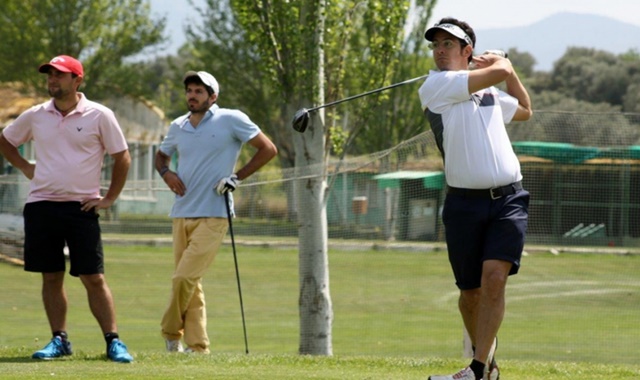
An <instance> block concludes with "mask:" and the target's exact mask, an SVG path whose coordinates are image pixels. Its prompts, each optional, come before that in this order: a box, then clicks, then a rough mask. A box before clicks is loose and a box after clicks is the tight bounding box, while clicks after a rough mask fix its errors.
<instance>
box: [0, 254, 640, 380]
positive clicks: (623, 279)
mask: <svg viewBox="0 0 640 380" xmlns="http://www.w3.org/2000/svg"><path fill="white" fill-rule="evenodd" d="M237 253H238V261H239V267H240V274H241V280H242V291H243V297H244V305H245V314H246V321H247V331H248V339H249V350H250V354H249V355H245V354H244V339H243V335H242V321H241V318H240V307H239V302H238V291H237V284H236V280H235V271H234V267H233V256H232V253H231V250H230V247H227V246H225V248H224V249H223V250H221V252H220V254H219V257H218V258H216V261H215V262H214V265H213V266H212V268H210V270H209V272H208V273H207V276H206V278H205V281H204V285H205V292H206V295H207V301H208V316H209V334H210V338H211V340H212V344H213V346H212V355H208V356H185V355H168V354H165V353H164V343H163V340H162V338H161V336H160V332H159V321H160V318H161V315H162V312H163V309H164V306H165V303H166V301H167V298H168V294H169V288H170V279H171V272H172V265H173V259H172V254H171V251H170V248H165V247H156V248H154V247H129V246H124V247H116V246H107V247H106V258H107V280H108V282H109V285H110V286H111V289H112V291H113V293H114V297H115V302H116V308H117V314H118V323H119V329H120V334H121V336H122V338H123V340H124V341H125V343H127V345H128V346H129V348H130V350H131V352H132V353H133V355H134V356H135V357H136V361H135V362H134V363H133V364H131V365H116V364H114V363H109V362H106V361H105V360H104V341H103V340H102V337H101V334H100V332H99V329H98V326H97V323H96V322H95V320H94V318H93V317H92V316H91V313H90V312H89V309H88V305H87V300H86V294H85V292H84V289H83V288H82V285H81V284H80V282H79V281H78V280H77V279H75V278H72V277H67V280H66V285H67V286H66V288H67V293H68V298H69V300H70V307H69V316H68V325H69V328H68V330H69V334H70V339H71V340H72V342H73V345H74V350H75V353H74V355H73V356H72V357H70V358H66V359H64V360H61V361H56V362H54V363H47V362H38V361H33V360H32V359H30V355H31V353H32V352H33V351H35V350H37V349H39V348H41V347H42V346H43V345H44V344H45V343H46V342H47V341H48V340H49V339H50V332H49V328H48V323H47V321H46V318H45V315H44V311H43V307H42V303H41V300H40V285H41V284H40V275H38V274H31V273H25V272H24V271H23V270H22V268H20V267H15V266H11V265H8V264H2V265H0V278H1V279H2V288H3V291H2V293H0V367H2V368H1V369H0V372H1V373H2V375H0V377H2V378H42V377H44V376H47V377H51V376H52V375H51V374H52V373H53V374H55V375H58V376H60V377H63V378H89V377H94V378H109V379H111V378H113V379H116V378H117V379H120V378H125V379H138V378H154V379H155V378H176V377H177V378H185V377H190V378H201V377H205V376H206V377H209V378H216V379H425V378H426V377H427V376H428V375H429V374H432V373H449V372H453V371H455V370H457V369H458V368H459V367H462V366H464V365H465V364H466V363H467V359H463V358H461V353H462V347H461V346H462V345H461V341H462V332H461V322H460V318H459V316H458V312H457V308H456V303H457V291H456V289H455V286H454V284H453V280H452V278H451V273H450V269H449V265H448V261H447V257H446V253H444V252H424V253H420V252H401V251H382V250H376V251H352V250H350V251H336V250H331V251H330V257H329V261H330V275H331V296H332V301H333V308H334V314H335V319H334V326H333V339H332V341H333V352H334V357H329V358H327V357H305V356H299V355H297V350H298V323H299V321H298V308H297V297H298V261H297V252H296V251H295V250H291V249H273V248H255V247H246V246H242V245H239V246H238V247H237ZM638 269H640V257H638V256H612V255H590V254H563V255H560V256H554V255H551V254H535V255H530V256H527V257H525V258H524V259H523V267H522V269H521V273H520V274H518V275H517V276H514V277H512V278H511V279H510V283H509V286H508V292H507V315H506V318H505V321H504V323H503V326H502V329H501V333H500V338H501V340H500V348H499V353H498V358H499V360H500V365H501V368H502V371H503V378H506V379H513V380H518V379H534V378H535V379H571V378H575V379H602V378H607V379H635V378H640V366H638V364H637V353H638V352H640V345H639V343H638V342H640V329H638V327H637V325H638V323H639V322H640V312H639V309H638V305H640V271H639V270H638Z"/></svg>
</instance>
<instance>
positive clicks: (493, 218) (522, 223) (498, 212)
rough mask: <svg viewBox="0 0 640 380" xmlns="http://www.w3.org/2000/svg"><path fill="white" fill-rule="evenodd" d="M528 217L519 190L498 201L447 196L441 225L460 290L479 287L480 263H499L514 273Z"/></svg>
mask: <svg viewBox="0 0 640 380" xmlns="http://www.w3.org/2000/svg"><path fill="white" fill-rule="evenodd" d="M528 215H529V193H528V192H527V191H526V190H520V191H518V192H517V193H515V194H513V195H507V196H504V197H502V198H500V199H496V200H492V199H477V198H465V197H463V196H459V195H455V194H447V197H446V199H445V204H444V209H443V212H442V221H443V223H444V225H445V234H446V239H447V250H448V251H449V262H450V263H451V268H452V269H453V274H454V276H455V279H456V285H457V286H458V288H459V289H461V290H468V289H476V288H479V287H480V283H481V279H482V263H483V262H484V261H485V260H503V261H508V262H510V263H512V264H513V265H512V267H511V271H510V273H509V274H510V275H511V274H516V273H518V269H519V268H520V259H521V258H522V250H523V248H524V240H525V234H526V231H527V225H528Z"/></svg>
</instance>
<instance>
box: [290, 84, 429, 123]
mask: <svg viewBox="0 0 640 380" xmlns="http://www.w3.org/2000/svg"><path fill="white" fill-rule="evenodd" d="M428 76H429V75H428V74H427V75H422V76H419V77H417V78H413V79H409V80H406V81H404V82H399V83H395V84H391V85H389V86H386V87H380V88H378V89H376V90H371V91H367V92H363V93H362V94H358V95H353V96H349V97H348V98H344V99H340V100H336V101H333V102H330V103H327V104H322V105H319V106H316V107H313V108H301V109H299V110H298V111H297V112H296V114H295V115H294V116H293V121H292V125H293V129H295V130H296V131H298V132H300V133H304V131H306V130H307V126H309V119H310V116H309V113H310V112H313V111H317V110H319V109H321V108H325V107H331V106H335V105H336V104H340V103H344V102H348V101H350V100H354V99H358V98H361V97H363V96H367V95H371V94H375V93H378V92H382V91H385V90H389V89H392V88H395V87H400V86H404V85H405V84H409V83H413V82H417V81H419V80H421V79H425V78H426V77H428Z"/></svg>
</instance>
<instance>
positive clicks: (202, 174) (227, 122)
mask: <svg viewBox="0 0 640 380" xmlns="http://www.w3.org/2000/svg"><path fill="white" fill-rule="evenodd" d="M189 115H190V113H187V114H185V115H183V116H180V117H179V118H177V119H175V120H174V121H173V122H171V125H170V126H169V132H168V133H167V136H166V137H165V138H164V140H163V141H162V144H160V151H161V152H162V153H164V154H166V155H167V156H172V155H173V154H174V153H176V152H177V153H178V171H177V172H178V176H179V177H180V179H181V180H182V182H183V183H184V185H185V187H186V188H187V190H186V192H185V194H184V196H178V195H176V197H175V203H174V204H173V208H172V209H171V213H170V214H169V216H170V217H172V218H203V217H221V218H226V217H227V209H226V206H225V204H224V196H223V195H218V193H217V192H216V191H215V185H216V184H217V183H218V181H220V179H222V178H224V177H228V176H229V175H231V174H232V173H234V169H235V165H236V161H237V160H238V156H239V155H240V150H241V148H242V145H243V144H244V143H246V142H247V141H249V140H251V139H252V138H254V137H256V136H257V135H258V133H260V128H259V127H258V126H257V125H256V124H254V123H253V122H252V121H251V120H250V119H249V117H248V116H247V115H246V114H244V113H243V112H241V111H238V110H232V109H226V108H220V107H218V105H217V104H214V105H213V106H211V108H210V109H209V110H208V111H207V113H206V114H205V116H204V118H203V119H202V121H201V122H200V124H199V125H198V127H197V128H194V127H193V126H192V125H191V123H190V122H189ZM230 195H231V194H230ZM229 198H230V200H232V199H233V198H232V197H231V196H230V197H229Z"/></svg>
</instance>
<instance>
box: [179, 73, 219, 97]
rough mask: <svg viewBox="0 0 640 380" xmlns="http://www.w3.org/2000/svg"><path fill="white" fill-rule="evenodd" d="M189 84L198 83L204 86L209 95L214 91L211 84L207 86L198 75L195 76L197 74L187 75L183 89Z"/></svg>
mask: <svg viewBox="0 0 640 380" xmlns="http://www.w3.org/2000/svg"><path fill="white" fill-rule="evenodd" d="M190 84H200V85H202V86H204V88H206V89H207V93H208V94H209V96H211V95H213V93H214V91H213V88H211V86H207V85H206V84H204V82H203V81H202V79H200V77H199V76H197V75H193V76H190V77H187V78H186V79H185V80H184V89H185V90H186V89H187V86H189V85H190Z"/></svg>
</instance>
